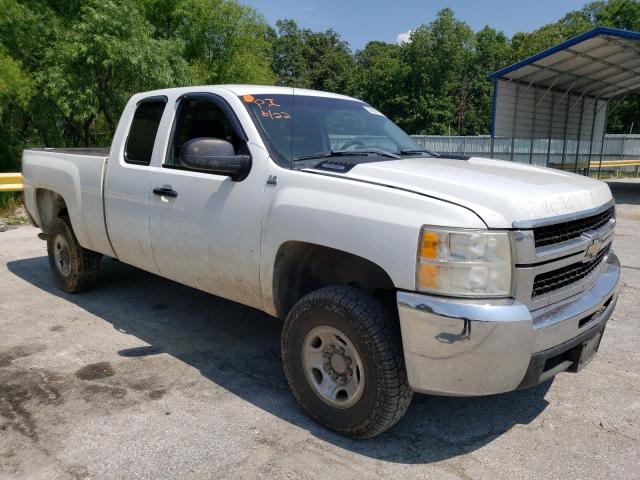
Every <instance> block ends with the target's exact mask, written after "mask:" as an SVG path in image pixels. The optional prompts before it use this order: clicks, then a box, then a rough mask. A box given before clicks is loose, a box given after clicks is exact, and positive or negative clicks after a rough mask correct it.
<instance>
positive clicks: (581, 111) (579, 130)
mask: <svg viewBox="0 0 640 480" xmlns="http://www.w3.org/2000/svg"><path fill="white" fill-rule="evenodd" d="M583 115H584V95H582V103H580V121H579V122H578V144H577V146H576V165H575V168H574V169H573V171H574V172H575V173H578V162H579V161H580V137H582V116H583Z"/></svg>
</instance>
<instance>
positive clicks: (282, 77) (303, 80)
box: [271, 20, 354, 92]
mask: <svg viewBox="0 0 640 480" xmlns="http://www.w3.org/2000/svg"><path fill="white" fill-rule="evenodd" d="M276 27H277V28H278V35H277V36H276V38H275V39H274V40H273V60H272V63H271V67H272V68H273V71H274V72H275V74H276V76H277V81H278V84H280V85H287V86H293V87H298V88H313V89H316V90H327V91H333V92H347V91H349V90H350V88H351V84H352V78H351V75H352V73H353V65H354V60H353V57H352V55H351V51H350V50H349V45H348V44H347V42H345V41H343V40H341V39H340V35H338V33H336V32H335V31H333V30H327V31H326V32H313V31H311V30H308V29H300V28H298V25H297V24H296V22H295V21H293V20H279V21H278V22H277V23H276Z"/></svg>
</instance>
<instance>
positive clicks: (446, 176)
mask: <svg viewBox="0 0 640 480" xmlns="http://www.w3.org/2000/svg"><path fill="white" fill-rule="evenodd" d="M343 175H344V176H346V177H349V178H353V179H356V180H362V181H370V182H375V183H378V184H384V185H389V186H392V187H396V188H402V189H405V190H410V191H413V192H416V193H420V194H423V195H429V196H431V197H436V198H439V199H442V200H445V201H448V202H452V203H456V204H459V205H462V206H463V207H466V208H468V209H470V210H472V211H474V212H475V213H476V214H478V215H479V216H480V218H482V220H483V221H484V222H485V223H486V224H487V226H488V227H489V228H512V227H513V224H514V222H517V221H524V220H538V219H542V218H547V217H554V216H557V215H565V214H570V213H577V212H581V211H584V210H589V209H592V208H596V207H599V206H601V205H604V204H605V203H607V202H609V201H610V200H611V191H610V190H609V186H608V185H607V184H606V183H604V182H601V181H598V180H593V179H591V178H587V177H584V176H581V175H576V174H573V173H568V172H563V171H560V170H553V169H550V168H545V167H536V166H530V165H523V164H519V163H515V162H507V161H502V160H491V159H487V158H478V157H471V158H470V159H468V160H459V159H451V158H444V157H437V158H433V157H424V158H411V159H403V160H391V161H382V162H372V163H361V164H358V165H356V166H355V167H353V168H352V169H351V170H349V171H348V172H346V173H344V174H343ZM341 176H342V175H341Z"/></svg>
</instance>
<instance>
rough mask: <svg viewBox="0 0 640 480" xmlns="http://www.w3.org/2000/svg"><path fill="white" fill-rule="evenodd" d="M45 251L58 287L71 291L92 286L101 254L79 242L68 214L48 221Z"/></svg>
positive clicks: (83, 289)
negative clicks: (83, 246)
mask: <svg viewBox="0 0 640 480" xmlns="http://www.w3.org/2000/svg"><path fill="white" fill-rule="evenodd" d="M47 253H48V254H49V266H50V267H51V273H52V274H53V278H54V280H55V282H56V284H57V285H58V287H60V288H61V289H62V290H64V291H65V292H68V293H75V292H82V291H86V290H90V289H92V288H93V287H94V286H95V284H96V281H97V279H98V270H99V269H100V259H101V258H102V255H101V254H99V253H96V252H92V251H91V250H87V249H86V248H82V247H81V246H80V244H79V243H78V240H77V239H76V236H75V234H74V233H73V228H72V227H71V222H70V220H69V217H58V218H56V219H54V220H53V222H51V225H49V229H48V235H47Z"/></svg>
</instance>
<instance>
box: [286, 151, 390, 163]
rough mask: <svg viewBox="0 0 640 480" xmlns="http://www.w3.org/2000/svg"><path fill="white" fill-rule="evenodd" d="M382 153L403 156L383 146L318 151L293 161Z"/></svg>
mask: <svg viewBox="0 0 640 480" xmlns="http://www.w3.org/2000/svg"><path fill="white" fill-rule="evenodd" d="M372 153H373V154H375V155H380V156H382V157H389V158H395V159H396V160H399V159H400V158H401V157H400V155H397V154H395V153H393V152H388V151H387V150H383V149H382V148H366V149H365V148H361V149H358V150H331V151H330V152H326V153H317V154H314V155H305V156H303V157H297V158H294V159H293V161H294V162H297V161H298V160H312V159H316V158H329V157H344V156H353V155H369V154H372Z"/></svg>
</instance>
